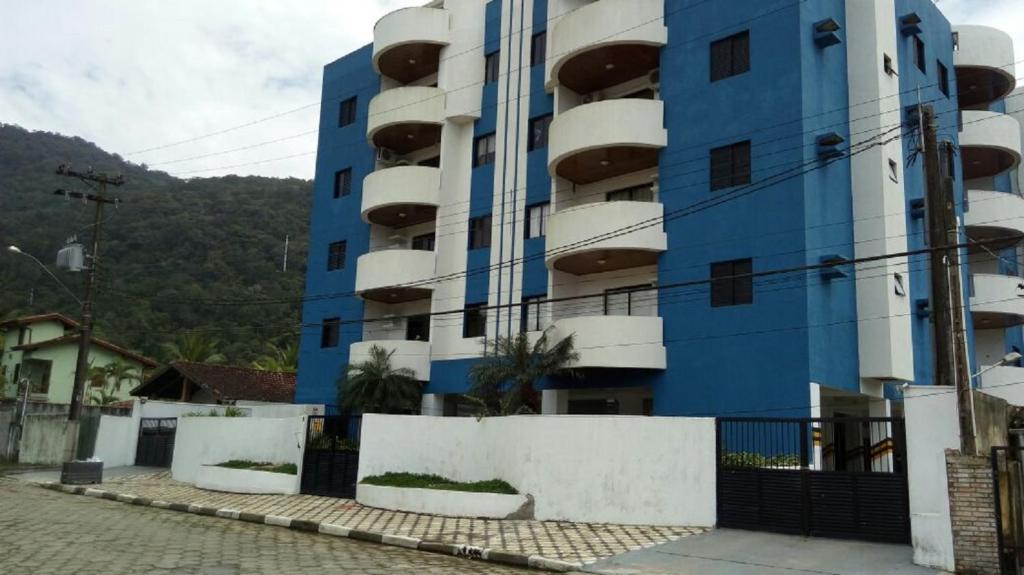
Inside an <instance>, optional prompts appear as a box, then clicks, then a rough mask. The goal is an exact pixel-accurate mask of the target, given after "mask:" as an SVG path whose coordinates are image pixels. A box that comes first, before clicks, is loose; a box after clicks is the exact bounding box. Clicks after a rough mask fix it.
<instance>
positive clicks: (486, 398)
mask: <svg viewBox="0 0 1024 575" xmlns="http://www.w3.org/2000/svg"><path fill="white" fill-rule="evenodd" d="M548 333H549V332H548V331H545V332H544V333H543V334H541V336H540V337H539V338H537V341H536V342H535V343H534V344H533V345H530V340H529V338H528V337H527V335H526V334H525V333H519V334H517V335H516V336H515V337H512V338H507V337H502V336H498V337H497V338H496V339H495V340H494V342H493V343H492V344H491V345H490V346H487V349H489V350H490V351H489V352H487V353H486V354H485V355H484V359H483V360H482V361H480V362H479V363H477V364H476V365H474V366H473V367H472V368H471V369H470V372H469V378H470V380H471V385H470V391H469V394H468V395H467V396H466V397H467V398H468V399H469V400H470V401H472V402H473V403H476V404H478V405H479V406H480V407H481V409H482V410H483V414H484V415H514V414H518V413H536V412H537V411H539V409H540V399H539V397H538V395H537V389H536V384H537V382H538V381H540V380H541V379H542V378H544V377H547V376H551V375H556V374H560V373H566V374H571V373H572V372H571V371H570V370H569V366H570V365H571V364H572V363H573V362H575V361H577V360H578V359H579V353H577V352H576V351H575V334H571V335H569V336H568V337H565V338H563V339H562V340H561V341H559V342H558V343H556V344H555V345H553V346H550V347H549V344H548Z"/></svg>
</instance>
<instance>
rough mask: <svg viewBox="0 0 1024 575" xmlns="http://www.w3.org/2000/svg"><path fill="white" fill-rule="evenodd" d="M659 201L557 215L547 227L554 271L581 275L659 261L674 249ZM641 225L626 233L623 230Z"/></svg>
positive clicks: (594, 206)
mask: <svg viewBox="0 0 1024 575" xmlns="http://www.w3.org/2000/svg"><path fill="white" fill-rule="evenodd" d="M664 215H665V208H664V206H662V205H661V204H660V203H657V202H595V203H590V204H583V205H581V206H576V207H574V208H569V209H567V210H560V211H558V212H556V213H555V214H553V215H552V216H551V219H550V220H549V221H548V228H547V254H546V256H545V263H546V264H547V266H548V268H550V269H556V270H559V271H563V272H568V273H571V274H575V275H583V274H592V273H600V272H607V271H613V270H619V269H625V268H632V267H638V266H646V265H652V264H655V263H657V261H658V254H660V253H661V252H663V251H665V250H666V249H667V247H668V239H667V236H666V235H665V232H664V231H663V229H664V226H663V225H662V222H661V218H662V217H663V216H664ZM629 226H636V229H634V230H630V231H626V230H624V229H623V228H627V227H629Z"/></svg>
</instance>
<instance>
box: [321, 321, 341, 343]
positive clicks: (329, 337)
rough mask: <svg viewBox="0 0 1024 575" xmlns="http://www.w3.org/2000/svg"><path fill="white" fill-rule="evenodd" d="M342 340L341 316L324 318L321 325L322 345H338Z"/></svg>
mask: <svg viewBox="0 0 1024 575" xmlns="http://www.w3.org/2000/svg"><path fill="white" fill-rule="evenodd" d="M340 340H341V318H338V317H332V318H328V319H325V320H324V323H323V324H322V325H321V326H320V347H338V343H339V341H340Z"/></svg>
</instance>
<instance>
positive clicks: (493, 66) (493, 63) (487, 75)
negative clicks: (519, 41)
mask: <svg viewBox="0 0 1024 575" xmlns="http://www.w3.org/2000/svg"><path fill="white" fill-rule="evenodd" d="M500 67H501V52H491V53H490V54H488V55H487V56H485V57H484V84H490V83H491V82H497V81H498V70H499V69H500Z"/></svg>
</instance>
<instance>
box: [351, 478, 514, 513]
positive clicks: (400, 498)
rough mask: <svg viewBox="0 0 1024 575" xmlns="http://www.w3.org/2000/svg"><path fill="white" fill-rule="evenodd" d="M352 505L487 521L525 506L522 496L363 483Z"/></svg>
mask: <svg viewBox="0 0 1024 575" xmlns="http://www.w3.org/2000/svg"><path fill="white" fill-rule="evenodd" d="M356 501H358V502H359V503H360V504H362V505H365V506H367V507H376V508H377V509H389V510H391V511H406V512H409V513H425V514H427V515H444V516H448V517H484V518H488V519H505V518H506V517H508V516H510V515H513V514H515V513H516V512H517V511H519V510H520V509H521V508H522V507H523V506H524V505H526V504H527V503H528V500H527V498H526V496H525V495H506V494H502V493H470V492H465V491H445V490H441V489H411V488H400V487H382V486H380V485H367V484H365V483H360V484H359V485H357V486H356Z"/></svg>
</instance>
